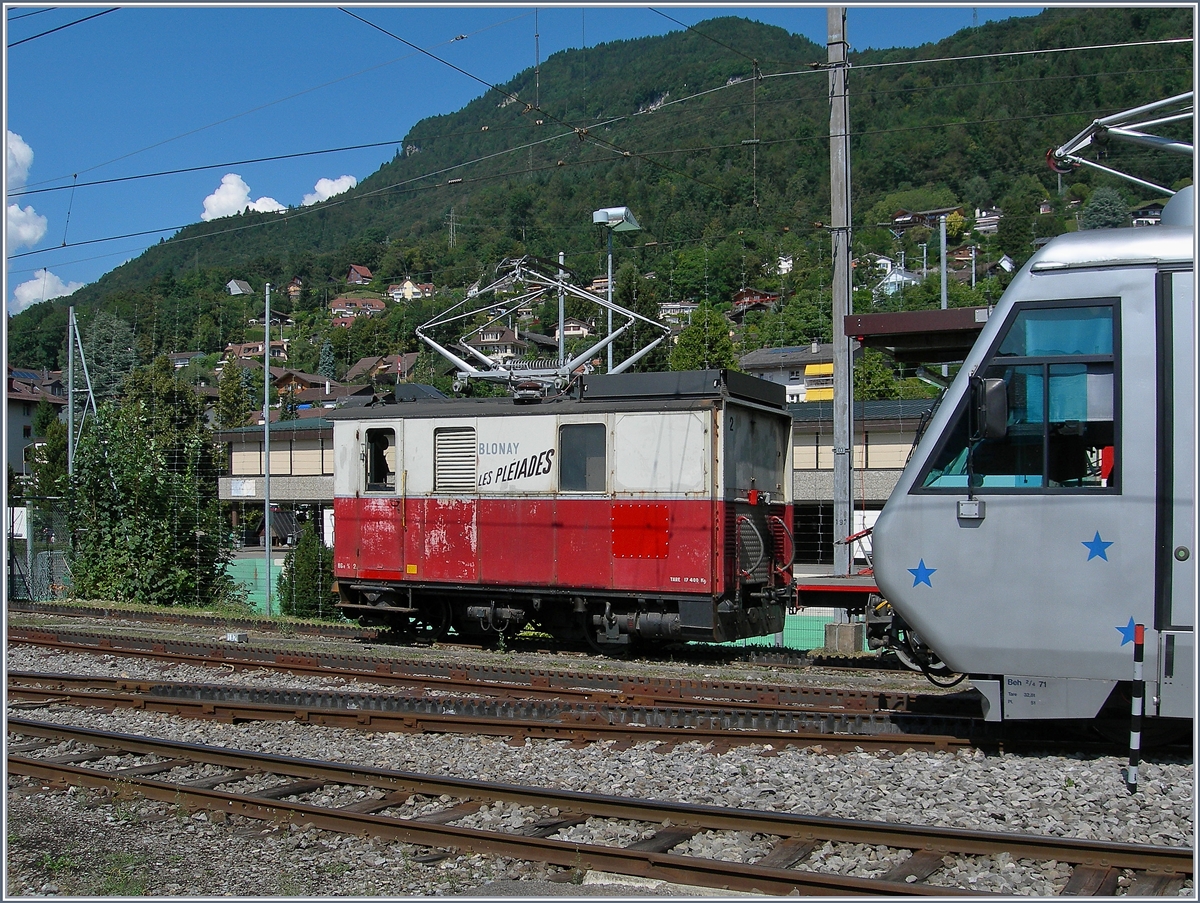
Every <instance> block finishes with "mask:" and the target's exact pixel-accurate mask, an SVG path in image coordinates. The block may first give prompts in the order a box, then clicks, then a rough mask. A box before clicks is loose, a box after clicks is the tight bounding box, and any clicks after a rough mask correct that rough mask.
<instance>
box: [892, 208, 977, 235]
mask: <svg viewBox="0 0 1200 903" xmlns="http://www.w3.org/2000/svg"><path fill="white" fill-rule="evenodd" d="M962 212H963V209H962V207H936V208H934V209H933V210H897V211H896V212H895V213H893V214H892V218H891V220H890V221H888V222H886V223H880V225H881V226H884V227H886V228H889V229H891V230H892V231H893V232H894V233H902V232H907V231H908V230H909V229H911V228H913V227H914V226H925V227H926V228H929V229H936V228H937V227H938V221H939V220H940V219H941V217H943V216H949V215H950V214H952V213H957V214H958V215H959V216H962Z"/></svg>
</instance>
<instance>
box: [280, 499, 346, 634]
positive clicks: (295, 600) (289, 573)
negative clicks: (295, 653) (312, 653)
mask: <svg viewBox="0 0 1200 903" xmlns="http://www.w3.org/2000/svg"><path fill="white" fill-rule="evenodd" d="M332 587H333V549H331V548H329V547H327V546H326V545H324V544H323V543H322V542H321V540H320V539H319V538H318V537H317V531H316V528H315V526H314V525H313V522H312V521H307V522H305V524H304V526H303V527H301V528H300V538H299V539H298V540H297V542H296V548H294V549H293V550H292V551H290V552H288V554H287V556H286V557H285V558H284V560H283V571H282V573H280V575H279V582H278V584H277V585H276V593H277V595H278V597H279V607H280V610H281V611H282V612H283V613H284V614H286V615H291V616H293V617H297V618H322V619H329V620H340V619H341V614H340V613H339V612H338V610H337V609H336V608H334V607H333V603H334V599H333V595H332V593H331V592H330V590H331V588H332Z"/></svg>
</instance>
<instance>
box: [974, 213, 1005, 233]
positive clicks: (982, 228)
mask: <svg viewBox="0 0 1200 903" xmlns="http://www.w3.org/2000/svg"><path fill="white" fill-rule="evenodd" d="M1003 217H1004V214H1003V213H1001V212H1000V211H999V210H998V209H996V208H994V207H991V208H988V209H986V210H980V209H979V208H978V207H976V208H975V231H976V232H978V233H979V234H980V235H995V234H996V232H997V231H998V230H999V229H1000V220H1001V219H1002V218H1003Z"/></svg>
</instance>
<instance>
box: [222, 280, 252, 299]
mask: <svg viewBox="0 0 1200 903" xmlns="http://www.w3.org/2000/svg"><path fill="white" fill-rule="evenodd" d="M225 291H227V292H229V294H231V295H253V294H254V289H252V288H250V283H249V282H246V281H245V280H244V279H230V280H229V281H228V282H226V283H225Z"/></svg>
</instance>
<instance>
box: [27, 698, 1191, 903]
mask: <svg viewBox="0 0 1200 903" xmlns="http://www.w3.org/2000/svg"><path fill="white" fill-rule="evenodd" d="M9 730H10V732H12V733H15V734H19V735H23V736H32V737H42V738H47V739H50V740H53V741H55V742H61V741H63V740H72V741H75V742H76V743H81V744H86V745H90V746H93V747H95V748H96V749H97V754H96V755H95V756H94V757H93V758H100V757H102V756H106V755H111V754H113V751H120V752H123V753H129V754H136V755H153V756H156V757H160V758H162V759H164V760H165V763H164V765H174V764H179V763H181V762H183V763H200V764H211V765H218V766H221V767H226V768H230V769H232V770H233V771H234V774H231V775H230V778H229V780H230V781H235V780H237V779H238V778H239V777H240V776H245V774H246V772H248V771H249V772H253V773H265V774H273V775H279V776H284V777H287V778H293V779H298V780H300V781H302V782H305V783H302V784H297V785H295V786H294V789H292V791H291V793H290V794H282V793H273V792H272V790H273V788H271V789H267V790H265V792H264V790H263V789H260V790H258V791H255V792H254V793H251V794H249V795H239V794H234V793H230V792H226V791H219V790H216V789H207V788H200V787H195V786H189V785H188V784H186V783H185V784H176V783H170V782H166V781H160V780H157V779H155V778H153V777H151V776H149V775H147V774H144V773H143V774H139V773H138V770H139V769H141V770H142V771H143V772H144V770H145V769H144V767H142V766H138V767H135V768H133V769H118V770H115V771H110V772H103V771H99V770H97V769H92V768H86V767H81V766H78V765H75V764H72V763H71V762H54V761H50V760H46V761H41V760H38V759H36V758H32V757H28V756H23V755H16V754H13V753H12V752H10V754H9V757H8V766H9V771H10V773H11V774H23V775H27V776H30V777H36V778H38V779H39V780H44V781H56V782H60V783H61V782H67V783H75V784H83V785H87V786H105V785H108V784H111V783H113V782H115V781H117V780H120V781H122V782H124V783H126V784H127V785H129V786H131V787H133V788H136V790H137V791H138V792H140V793H142V794H144V795H145V796H148V797H152V798H154V799H158V800H163V801H168V802H175V803H178V804H181V805H185V806H189V807H203V808H207V809H219V810H223V811H226V812H237V813H240V814H244V815H249V816H251V817H255V818H267V819H270V818H278V817H280V816H283V817H286V818H287V819H288V820H290V821H292V822H293V823H299V824H306V823H309V824H312V825H314V826H316V827H320V828H324V829H326V830H332V831H341V832H354V833H364V832H365V833H370V834H373V835H376V836H384V837H389V838H392V839H396V840H400V841H403V842H407V843H415V844H420V845H424V846H435V847H451V848H456V849H466V850H470V851H474V852H489V853H499V854H502V855H506V856H516V857H518V858H523V859H532V860H535V861H542V862H549V863H553V864H557V865H561V866H565V867H568V868H570V867H581V866H582V867H585V868H590V869H597V868H598V869H604V870H608V871H613V872H618V873H623V874H637V875H643V876H646V877H655V878H662V879H665V880H669V881H674V882H678V883H684V884H692V885H697V884H700V885H705V886H711V887H723V888H728V889H739V890H750V891H756V892H760V893H774V894H788V893H795V892H799V893H847V894H848V893H868V894H922V895H946V894H950V895H962V894H964V893H968V892H969V891H965V890H964V889H963V888H957V887H954V888H948V887H934V886H930V885H926V884H922V883H920V882H921V879H922V878H923V877H927V876H928V875H929V874H932V872H933V871H935V870H936V868H937V867H940V865H938V863H940V860H941V857H942V856H943V855H946V854H948V853H957V854H965V855H994V854H996V853H1000V852H1007V853H1009V854H1010V855H1011V856H1013V857H1014V858H1024V859H1033V860H1050V859H1055V860H1059V861H1063V862H1069V863H1073V864H1076V866H1077V869H1076V872H1077V873H1078V876H1073V877H1072V881H1074V882H1076V883H1077V885H1079V887H1077V888H1076V889H1077V890H1079V889H1084V892H1087V891H1086V889H1085V888H1084V886H1085V885H1088V886H1091V887H1092V888H1093V890H1092V892H1096V890H1097V889H1101V888H1103V887H1104V886H1106V885H1105V882H1107V881H1115V876H1116V873H1115V871H1114V870H1115V869H1121V868H1128V869H1136V870H1139V871H1142V872H1145V873H1147V874H1148V875H1150V876H1152V877H1154V878H1155V879H1156V880H1159V881H1160V883H1162V882H1161V877H1162V876H1171V878H1172V879H1182V878H1184V877H1185V876H1190V875H1191V874H1192V869H1193V865H1192V860H1193V851H1191V850H1188V849H1183V848H1173V847H1158V846H1150V845H1142V844H1118V843H1112V842H1103V841H1086V840H1074V839H1070V838H1058V837H1038V836H1032V835H1012V834H995V833H988V832H981V831H969V830H963V829H945V828H934V827H927V826H901V825H893V824H888V823H880V822H866V821H860V820H850V819H834V818H827V817H813V816H802V815H795V814H791V813H777V812H767V811H763V810H746V809H722V808H718V807H713V806H703V805H691V804H686V803H670V802H656V801H646V800H637V799H632V798H626V797H617V796H610V795H602V794H590V793H582V792H579V791H569V790H551V789H544V788H532V787H520V786H514V785H508V784H498V783H490V782H484V781H476V780H469V779H461V778H449V777H444V776H440V775H426V774H417V773H413V772H403V771H394V770H389V769H383V768H377V767H371V766H351V765H345V764H340V763H332V762H321V761H317V760H311V759H302V758H296V757H290V756H276V755H269V754H265V753H258V752H253V751H246V750H237V749H231V748H223V747H211V746H203V745H198V744H189V743H181V742H179V741H172V740H158V739H154V738H147V737H139V736H134V735H129V734H122V733H113V732H107V731H98V730H94V729H90V728H76V727H69V726H63V725H57V724H47V723H43V722H35V721H27V720H24V719H10V720H9ZM70 758H71V759H72V760H74V761H79V757H78V756H71V757H70ZM163 770H166V768H165V767H164V768H163ZM324 784H341V785H351V786H360V787H361V786H367V787H373V788H379V789H383V790H386V791H389V796H388V797H385V800H383V801H381V803H380V805H379V806H377V807H376V808H375V810H374V811H375V812H378V811H382V810H383V809H386V808H387V807H388V806H391V805H399V804H401V803H402V802H403V800H402V799H399V798H398V796H399V795H400V794H403V793H406V794H419V795H421V796H426V797H436V796H441V795H446V796H449V797H451V798H454V799H459V798H467V799H471V800H481V799H482V800H487V801H496V800H503V801H507V802H513V803H517V804H519V805H526V806H533V807H557V808H558V810H559V812H560V813H564V812H565V813H580V814H584V815H589V816H598V817H603V818H613V819H625V820H636V821H643V822H650V823H655V824H667V825H670V826H676V827H678V828H679V829H680V830H679V831H678V832H677V833H675V834H671V833H670V828H667V829H666V830H665V831H664V832H660V833H664V834H665V835H666V836H665V840H666V841H667V842H669V846H668V845H666V844H664V845H662V846H661V847H660V849H659V851H657V852H655V851H653V849H649V850H648V849H642V850H638V849H636V848H635V847H636V846H637V845H635V847H634V848H612V847H604V846H599V845H593V844H578V843H576V842H573V841H562V840H551V839H549V838H546V837H535V836H523V835H514V834H504V835H499V834H497V833H495V832H487V831H480V830H476V829H471V828H465V827H458V826H453V825H449V824H435V823H431V822H422V821H420V820H419V819H415V818H414V819H400V818H395V817H389V816H381V815H376V814H372V813H368V812H365V811H351V810H352V809H354V808H356V807H355V806H354V805H352V806H351V807H347V808H343V809H329V808H324V807H319V806H314V805H311V804H306V803H301V802H281V801H280V800H278V799H276V798H275V797H278V796H284V795H300V794H303V793H307V792H311V791H312V790H314V789H317V788H319V787H320V786H323V785H324ZM215 786H219V785H214V787H215ZM284 786H285V787H287V786H288V785H287V784H286V782H285V784H284ZM255 793H257V794H258V796H255ZM357 808H359V809H361V808H362V807H361V806H358V807H357ZM460 817H461V816H460ZM451 820H454V819H451ZM703 830H722V831H748V832H752V833H760V834H767V835H771V836H777V837H780V838H781V839H782V840H781V841H780V842H779V843H777V844H776V845H775V847H773V849H772V852H771V853H769V854H768V855H767V857H765V858H764V859H763V860H760V862H763V863H780V862H784V863H785V865H783V866H769V865H747V864H740V863H730V862H722V861H719V860H706V859H699V858H696V857H687V856H681V855H678V854H672V853H669V852H667V851H668V850H669V849H670V848H671V847H674V846H676V845H677V844H678V843H680V842H682V840H683V839H685V837H684V836H683V835H685V834H686V835H687V836H691V835H692V834H695V833H698V832H700V831H703ZM824 841H833V842H848V843H870V844H872V845H884V846H889V847H895V848H899V849H909V850H913V851H916V852H915V854H914V856H913V857H912V859H910V860H909V863H911V864H912V866H911V867H912V868H914V869H916V868H917V867H918V866H920V867H923V868H924V871H923V872H922V873H920V875H919V877H917V879H916V880H915V881H913V882H912V883H908V882H905V881H903V880H892V881H887V880H885V881H880V880H877V879H864V878H847V877H843V876H837V875H823V874H820V873H816V872H807V871H801V870H795V869H791V868H788V866H790V865H793V864H794V863H795V862H797V861H800V860H802V859H803V858H804V857H805V856H806V855H807V854H808V852H809V851H811V850H812V849H813V848H815V847H816V846H817V845H819V843H821V842H824ZM642 846H647V847H653V846H654V845H653V844H652V843H649V844H643V845H642ZM777 851H778V852H777ZM789 851H790V852H791V856H788V855H787V854H788V853H789ZM913 874H916V872H913ZM1070 887H1071V885H1070V884H1069V885H1068V891H1067V892H1073V891H1071V890H1070ZM1109 892H1111V891H1109Z"/></svg>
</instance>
